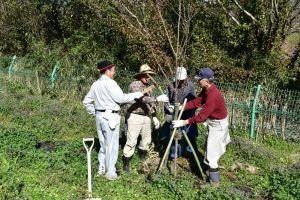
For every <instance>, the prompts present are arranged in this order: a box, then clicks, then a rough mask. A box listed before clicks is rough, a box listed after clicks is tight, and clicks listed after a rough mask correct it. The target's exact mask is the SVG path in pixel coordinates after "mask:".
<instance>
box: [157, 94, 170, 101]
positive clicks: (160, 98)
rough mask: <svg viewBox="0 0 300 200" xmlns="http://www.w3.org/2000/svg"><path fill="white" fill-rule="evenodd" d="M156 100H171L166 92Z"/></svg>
mask: <svg viewBox="0 0 300 200" xmlns="http://www.w3.org/2000/svg"><path fill="white" fill-rule="evenodd" d="M156 101H162V102H169V97H168V96H167V95H165V94H162V95H159V96H158V97H156Z"/></svg>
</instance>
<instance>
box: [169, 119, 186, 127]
mask: <svg viewBox="0 0 300 200" xmlns="http://www.w3.org/2000/svg"><path fill="white" fill-rule="evenodd" d="M172 124H173V128H179V127H182V126H185V125H186V123H185V120H173V121H172Z"/></svg>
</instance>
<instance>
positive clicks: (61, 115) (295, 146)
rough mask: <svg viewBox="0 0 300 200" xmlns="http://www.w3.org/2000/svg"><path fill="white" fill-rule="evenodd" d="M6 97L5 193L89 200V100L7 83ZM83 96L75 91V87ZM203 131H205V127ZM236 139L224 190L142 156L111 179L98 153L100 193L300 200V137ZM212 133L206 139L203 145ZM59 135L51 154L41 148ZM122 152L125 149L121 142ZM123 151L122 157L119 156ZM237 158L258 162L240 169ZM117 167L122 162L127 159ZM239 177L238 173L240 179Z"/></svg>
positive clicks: (1, 127) (2, 131) (2, 122)
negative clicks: (102, 172) (156, 167)
mask: <svg viewBox="0 0 300 200" xmlns="http://www.w3.org/2000/svg"><path fill="white" fill-rule="evenodd" d="M0 91H1V98H0V105H1V107H0V161H1V162H0V199H51V200H52V199H84V198H86V197H87V166H86V153H85V150H84V148H83V145H82V138H83V137H90V136H96V130H95V119H94V118H93V117H92V116H89V115H88V114H87V113H86V111H85V110H84V107H83V106H82V104H81V99H82V97H83V96H82V95H79V96H72V95H70V96H64V95H62V94H60V93H58V92H56V94H55V95H53V93H52V94H51V93H50V94H44V95H38V94H37V93H36V91H35V90H29V89H28V88H27V87H25V86H23V85H19V84H18V83H12V84H8V83H7V82H6V84H2V87H1V90H0ZM74 94H75V93H74ZM201 130H202V133H203V131H204V129H203V127H202V128H201ZM231 135H232V139H233V142H232V143H231V144H229V145H228V148H227V152H226V153H225V155H224V156H223V157H222V159H221V161H220V165H221V166H222V169H221V179H222V185H221V187H220V188H217V189H215V188H211V187H207V188H205V189H200V187H199V184H200V179H199V178H198V177H197V176H195V175H194V174H193V173H191V172H190V171H187V170H185V169H183V168H180V167H179V168H178V176H177V177H174V175H172V174H170V173H169V171H168V170H167V169H164V170H163V171H162V173H159V174H155V173H150V174H141V173H140V172H139V168H140V162H139V160H138V157H137V155H135V156H134V159H133V163H132V166H133V167H132V168H133V170H132V173H131V174H130V175H124V174H123V173H122V171H121V179H120V180H117V181H114V182H110V181H108V180H106V179H105V178H103V177H96V171H97V152H96V150H94V151H93V153H92V167H93V194H94V196H95V197H101V198H102V199H155V200H157V199H266V198H268V199H270V198H275V199H296V198H297V197H298V196H300V183H299V180H300V174H299V171H300V170H299V155H300V145H299V143H296V142H295V143H291V142H287V141H283V140H281V139H278V138H274V137H271V136H270V137H267V138H266V139H265V140H264V141H262V143H255V142H252V141H250V140H249V139H247V137H246V135H245V133H243V132H241V131H231ZM204 137H205V135H204V134H200V135H199V137H198V141H197V142H198V145H199V147H202V144H203V141H204ZM45 141H52V142H53V144H54V145H53V149H51V151H50V152H49V151H48V150H47V149H45V148H44V147H42V148H37V146H38V143H39V142H45ZM119 155H121V148H120V152H119ZM119 157H121V156H119ZM236 163H244V164H249V165H251V166H254V167H257V168H258V172H257V174H250V173H249V171H247V170H246V169H239V170H236V171H234V172H231V171H230V167H231V166H232V165H234V164H236ZM117 168H118V169H121V168H122V163H121V159H119V160H118V163H117ZM232 175H233V176H234V178H232Z"/></svg>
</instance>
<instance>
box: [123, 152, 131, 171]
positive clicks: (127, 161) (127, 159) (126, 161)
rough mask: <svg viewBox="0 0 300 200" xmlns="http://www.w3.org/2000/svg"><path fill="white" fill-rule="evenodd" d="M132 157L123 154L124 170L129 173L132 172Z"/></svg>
mask: <svg viewBox="0 0 300 200" xmlns="http://www.w3.org/2000/svg"><path fill="white" fill-rule="evenodd" d="M131 158H132V157H125V156H123V170H124V172H126V173H127V174H129V173H130V161H131Z"/></svg>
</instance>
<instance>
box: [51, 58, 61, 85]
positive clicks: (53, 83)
mask: <svg viewBox="0 0 300 200" xmlns="http://www.w3.org/2000/svg"><path fill="white" fill-rule="evenodd" d="M59 68H60V62H59V61H57V62H56V65H55V66H54V69H53V71H52V73H51V88H52V89H54V87H55V82H56V79H57V71H58V69H59Z"/></svg>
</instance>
